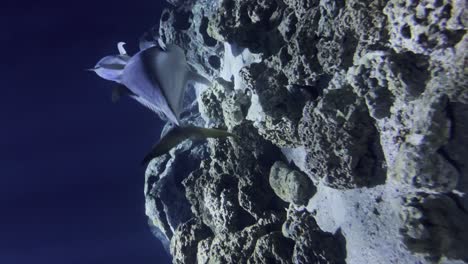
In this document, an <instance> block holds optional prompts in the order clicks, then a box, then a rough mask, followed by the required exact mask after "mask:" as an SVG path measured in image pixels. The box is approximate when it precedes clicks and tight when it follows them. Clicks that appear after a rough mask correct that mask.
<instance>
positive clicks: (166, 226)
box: [154, 198, 173, 239]
mask: <svg viewBox="0 0 468 264" xmlns="http://www.w3.org/2000/svg"><path fill="white" fill-rule="evenodd" d="M154 202H155V203H156V209H157V210H158V212H159V221H161V222H162V226H163V229H164V231H165V234H166V235H167V237H168V238H169V239H171V237H172V235H173V233H172V230H171V227H170V225H169V222H168V221H167V217H166V213H165V212H164V205H163V203H162V201H161V200H160V199H159V198H155V199H154Z"/></svg>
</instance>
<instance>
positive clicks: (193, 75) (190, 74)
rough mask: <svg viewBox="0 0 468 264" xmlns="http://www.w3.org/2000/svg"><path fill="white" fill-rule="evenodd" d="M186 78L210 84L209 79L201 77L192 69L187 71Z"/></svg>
mask: <svg viewBox="0 0 468 264" xmlns="http://www.w3.org/2000/svg"><path fill="white" fill-rule="evenodd" d="M187 79H188V80H189V81H194V82H197V83H201V84H204V85H206V86H211V81H210V80H208V79H207V78H205V77H203V76H202V75H200V74H198V73H196V72H194V71H190V70H189V71H188V76H187Z"/></svg>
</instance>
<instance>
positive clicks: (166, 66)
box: [89, 39, 234, 164]
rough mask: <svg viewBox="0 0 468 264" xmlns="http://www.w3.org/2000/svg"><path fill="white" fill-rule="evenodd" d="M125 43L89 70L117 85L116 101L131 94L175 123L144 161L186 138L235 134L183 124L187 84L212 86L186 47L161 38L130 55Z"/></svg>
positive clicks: (114, 99)
mask: <svg viewBox="0 0 468 264" xmlns="http://www.w3.org/2000/svg"><path fill="white" fill-rule="evenodd" d="M124 45H125V43H124V42H119V43H118V44H117V49H118V51H119V54H117V55H111V56H106V57H104V58H102V59H101V60H99V61H98V63H97V64H96V65H95V67H94V68H92V69H89V70H90V71H93V72H95V73H96V74H97V75H98V76H99V77H101V78H103V79H105V80H109V81H113V82H115V83H116V84H117V85H116V87H115V88H114V89H113V90H112V101H114V102H115V101H117V100H119V99H120V97H122V96H124V95H125V96H129V97H131V98H133V99H135V100H136V101H138V102H139V103H140V104H142V105H144V106H145V107H147V108H148V109H150V110H151V111H153V112H155V113H157V114H158V115H159V116H160V117H161V118H163V119H167V121H168V122H170V123H172V124H173V125H174V127H173V129H172V130H170V131H169V132H168V133H166V134H165V135H164V136H163V137H162V138H161V139H160V140H159V142H158V143H156V145H154V146H153V147H152V149H151V151H150V152H149V153H148V154H147V155H146V156H145V158H144V159H143V161H142V163H143V164H146V163H148V162H149V161H151V160H152V159H153V158H155V157H158V156H160V155H163V154H165V153H167V152H168V151H169V150H170V149H172V148H173V147H175V146H177V145H178V144H179V143H181V142H182V141H184V140H186V139H192V140H195V139H200V138H209V137H211V138H221V137H229V136H234V134H232V133H230V132H228V131H225V130H222V129H215V128H202V127H196V126H191V125H184V124H182V122H181V120H180V114H181V113H182V111H183V99H184V95H185V90H186V88H187V83H188V82H198V83H202V84H204V85H208V86H210V85H211V82H210V81H209V80H208V79H206V78H205V77H203V76H201V75H200V74H198V73H196V72H194V71H192V70H190V68H189V66H188V63H187V60H186V57H185V53H184V51H183V50H182V48H180V47H179V46H177V45H175V44H168V45H166V44H164V43H163V42H162V41H161V40H160V39H158V43H157V44H154V43H150V42H140V51H139V52H137V53H136V54H135V55H133V56H130V55H129V54H128V53H127V51H126V50H125V47H124Z"/></svg>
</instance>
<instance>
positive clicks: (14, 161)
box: [0, 0, 169, 264]
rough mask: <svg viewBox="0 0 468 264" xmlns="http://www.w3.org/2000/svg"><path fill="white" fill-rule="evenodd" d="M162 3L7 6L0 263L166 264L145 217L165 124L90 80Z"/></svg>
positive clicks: (2, 31)
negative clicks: (153, 153)
mask: <svg viewBox="0 0 468 264" xmlns="http://www.w3.org/2000/svg"><path fill="white" fill-rule="evenodd" d="M160 2H162V1H154V0H153V1H139V5H135V4H136V3H137V1H120V0H99V1H95V0H93V1H91V0H84V1H52V0H46V1H32V0H27V1H9V0H7V1H2V7H1V8H0V45H1V46H0V47H1V54H2V55H1V59H2V62H1V63H0V81H1V83H0V91H1V94H0V122H1V125H0V180H1V181H0V263H1V264H23V263H28V264H29V263H37V264H42V263H47V264H55V263H56V264H74V263H77V264H92V263H104V264H105V263H113V264H118V263H125V264H128V263H139V264H145V263H168V262H169V258H168V256H167V255H166V253H165V252H163V249H162V246H161V244H160V243H159V241H158V240H157V239H156V238H154V237H153V236H152V235H151V232H150V230H149V229H148V227H147V223H146V221H147V220H146V216H145V214H144V195H143V184H144V167H142V166H140V161H141V159H142V158H143V156H144V154H145V153H146V152H147V151H148V150H149V148H150V147H151V145H152V144H153V143H154V142H155V141H156V140H157V138H158V135H159V131H160V129H161V125H162V124H161V122H160V121H159V119H158V117H157V116H156V115H155V114H153V113H151V112H150V111H148V110H146V109H145V108H143V107H142V106H140V105H138V104H137V103H136V102H134V101H131V100H130V99H126V100H125V98H124V100H122V101H121V102H118V103H116V104H113V103H112V102H111V100H110V93H111V88H112V87H113V85H112V83H110V82H106V81H104V80H102V79H100V78H98V77H97V76H96V75H95V74H93V73H90V72H85V71H84V69H85V68H90V67H93V66H94V64H95V63H96V62H97V61H98V60H99V59H100V58H101V57H103V56H105V55H109V54H114V53H117V47H116V43H117V42H118V41H125V42H127V43H128V45H127V46H126V47H127V50H128V51H129V53H134V52H136V51H137V40H138V37H139V36H140V35H141V34H142V33H143V32H144V31H145V30H147V29H149V28H150V27H152V26H153V25H155V24H156V23H157V21H159V15H160V12H161V6H160V5H161V3H160Z"/></svg>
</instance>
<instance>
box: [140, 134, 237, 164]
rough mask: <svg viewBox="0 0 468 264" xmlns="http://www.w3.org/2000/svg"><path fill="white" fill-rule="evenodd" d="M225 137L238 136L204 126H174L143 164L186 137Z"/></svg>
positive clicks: (167, 150) (165, 151)
mask: <svg viewBox="0 0 468 264" xmlns="http://www.w3.org/2000/svg"><path fill="white" fill-rule="evenodd" d="M223 137H236V135H234V134H232V133H230V132H228V131H225V130H222V129H215V128H203V127H195V126H188V127H178V126H177V127H174V128H173V129H172V130H171V131H169V132H168V133H167V134H166V135H164V137H162V138H161V139H160V140H159V142H158V143H157V144H156V145H155V146H154V147H153V148H152V149H151V151H150V153H148V155H146V156H145V158H144V159H143V161H142V164H143V165H144V164H147V163H148V162H150V161H151V160H152V159H154V158H156V157H159V156H161V155H163V154H165V153H168V152H169V150H171V149H172V148H173V147H175V146H177V145H179V144H180V143H181V142H182V141H184V140H186V139H200V138H223Z"/></svg>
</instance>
